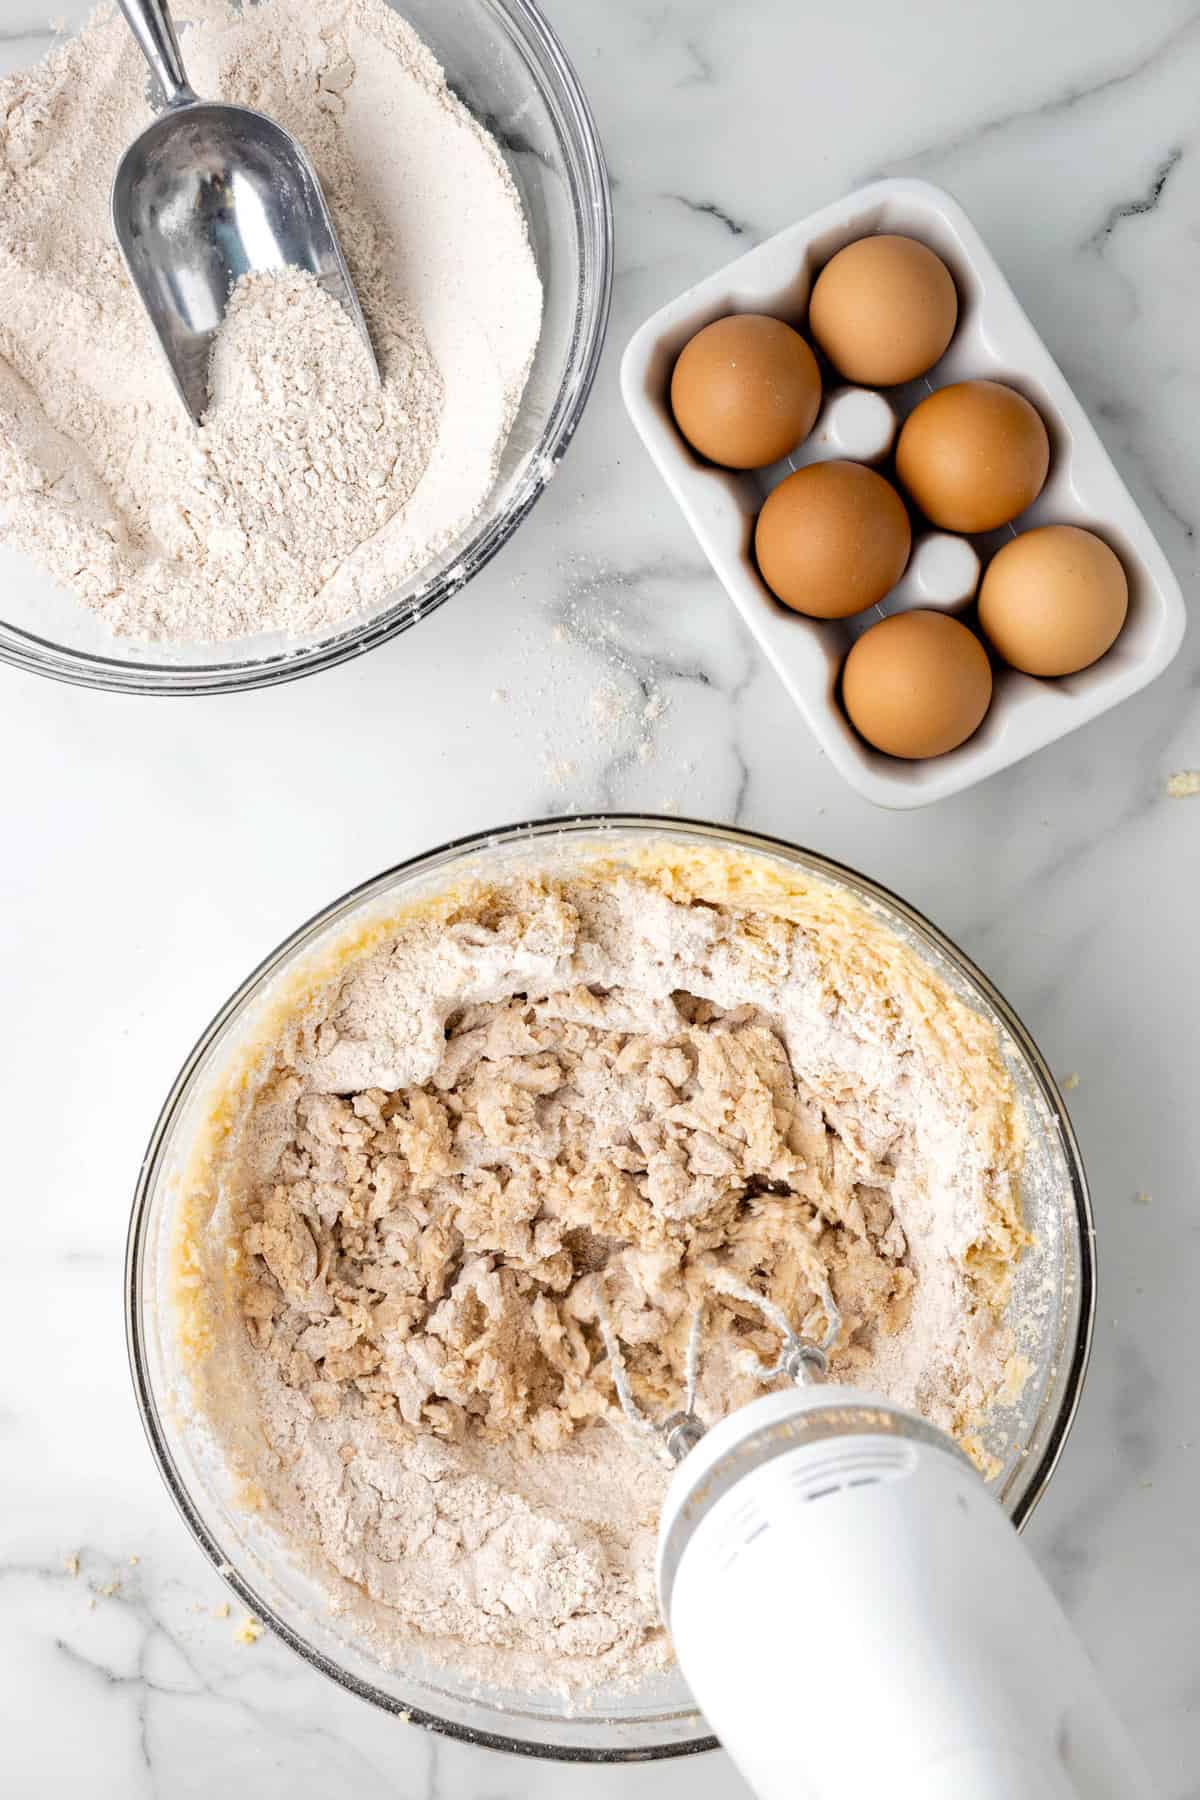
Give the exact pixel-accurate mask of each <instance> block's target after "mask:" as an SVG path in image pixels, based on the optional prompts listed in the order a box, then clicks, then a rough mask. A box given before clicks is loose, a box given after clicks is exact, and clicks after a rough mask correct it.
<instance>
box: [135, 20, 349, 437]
mask: <svg viewBox="0 0 1200 1800" xmlns="http://www.w3.org/2000/svg"><path fill="white" fill-rule="evenodd" d="M120 4H121V11H122V12H123V13H124V15H125V18H126V21H127V23H128V25H129V27H130V30H131V31H132V32H133V35H134V37H135V38H136V39H137V41H138V45H139V47H140V48H141V51H142V54H143V55H144V56H145V58H146V61H147V62H148V63H149V65H150V68H151V71H152V72H153V74H154V76H155V78H156V79H157V81H158V84H159V86H160V88H161V90H162V94H163V99H164V101H165V107H164V110H163V111H162V112H161V113H160V114H159V115H158V117H157V118H155V119H154V120H152V121H151V123H150V124H149V125H147V127H146V129H145V130H144V131H143V132H142V133H141V134H140V135H139V136H138V137H136V138H135V139H134V141H133V143H132V144H131V145H130V146H129V148H128V150H127V151H126V152H125V154H124V156H123V157H122V158H121V161H120V162H119V163H118V165H117V172H116V175H115V177H114V178H113V186H112V220H113V229H114V231H115V232H116V237H117V242H118V244H119V245H120V247H121V253H122V255H123V256H124V258H125V262H126V265H127V266H128V269H129V273H130V275H131V276H132V277H133V282H134V286H135V287H136V288H137V290H138V292H139V294H140V295H141V297H142V300H143V302H144V304H145V307H146V311H147V312H148V313H149V315H150V322H151V324H152V325H153V326H154V329H155V331H156V332H157V333H158V341H159V343H160V344H161V345H162V347H163V351H164V353H165V355H166V358H167V363H168V365H169V367H170V370H171V374H172V375H173V376H174V379H175V385H176V387H177V388H178V389H179V393H180V396H181V398H182V400H183V403H184V405H185V406H186V407H187V409H188V411H189V412H190V413H191V415H192V419H193V420H194V422H195V423H196V424H197V425H198V424H199V423H200V419H201V416H202V414H203V413H204V410H205V408H206V407H207V405H208V369H209V358H210V356H211V354H212V346H213V339H214V338H215V337H216V334H217V331H218V330H219V328H220V324H221V320H222V319H223V318H224V316H225V309H226V307H227V305H228V303H229V295H230V292H231V290H232V288H233V285H234V283H235V282H236V281H237V279H238V277H239V276H241V275H245V274H247V273H248V272H250V271H259V270H268V269H282V268H287V267H291V268H297V269H306V270H308V271H309V273H310V274H312V275H314V276H315V277H316V279H317V280H318V281H319V282H320V284H321V286H322V287H323V288H324V289H325V290H326V292H327V293H329V294H331V295H332V296H333V297H334V298H335V299H337V300H339V301H340V302H341V304H342V305H343V306H344V307H345V308H346V311H347V312H348V313H349V314H350V317H351V318H352V319H353V321H354V323H355V324H356V325H357V327H358V329H359V332H360V334H361V336H362V340H363V342H364V344H365V345H366V347H367V353H368V355H369V356H370V358H371V366H372V368H373V369H374V370H375V375H376V379H378V378H379V368H378V364H377V363H376V361H375V353H374V350H373V349H372V346H371V339H370V334H369V333H368V331H367V325H366V320H365V319H364V318H363V315H362V308H361V307H360V306H359V303H358V296H357V295H356V293H355V292H354V284H353V282H352V281H351V280H350V273H349V271H348V269H347V268H346V262H345V258H344V257H343V255H342V252H341V249H340V247H339V245H338V241H337V237H336V234H335V232H334V229H333V221H332V219H331V218H330V217H329V209H328V208H327V207H326V205H325V199H324V196H323V195H322V193H321V188H320V183H319V182H318V181H317V177H316V173H315V171H314V169H313V167H312V164H311V163H310V162H309V160H308V158H307V157H306V156H305V154H304V152H303V150H302V149H301V148H300V146H299V144H298V143H297V142H296V140H295V138H293V137H292V136H291V135H290V133H289V132H286V131H284V129H283V127H282V126H280V125H276V123H275V122H274V120H273V119H268V118H266V117H265V116H264V115H263V114H262V113H258V112H252V111H251V110H250V108H249V107H245V106H226V105H223V104H222V103H220V102H218V101H211V100H198V99H197V98H196V96H195V94H194V93H193V92H192V90H191V88H190V87H189V85H188V80H187V76H186V74H185V73H184V68H183V59H182V57H181V56H180V54H179V42H178V39H177V38H176V36H175V27H174V25H173V24H172V22H171V15H170V13H169V12H168V10H167V7H166V4H165V0H120Z"/></svg>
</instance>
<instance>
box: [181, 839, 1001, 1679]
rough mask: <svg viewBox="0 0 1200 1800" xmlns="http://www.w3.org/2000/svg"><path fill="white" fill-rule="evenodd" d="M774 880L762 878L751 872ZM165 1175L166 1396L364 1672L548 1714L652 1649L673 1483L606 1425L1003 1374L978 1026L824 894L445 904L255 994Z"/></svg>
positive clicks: (939, 1405) (962, 1396)
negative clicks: (633, 1404) (788, 1383)
mask: <svg viewBox="0 0 1200 1800" xmlns="http://www.w3.org/2000/svg"><path fill="white" fill-rule="evenodd" d="M771 871H774V872H773V873H772V872H771ZM211 1133H212V1135H211V1140H210V1141H209V1142H208V1144H207V1145H206V1146H204V1147H203V1149H202V1151H201V1152H198V1160H197V1165H196V1168H195V1169H194V1170H193V1172H192V1175H191V1177H190V1179H189V1182H188V1184H187V1187H186V1190H185V1193H186V1197H185V1205H184V1211H183V1215H182V1216H183V1226H182V1229H181V1240H180V1254H181V1262H180V1270H181V1274H180V1282H179V1287H178V1294H179V1298H180V1300H181V1303H182V1307H183V1314H182V1316H183V1320H184V1338H185V1341H186V1344H187V1345H188V1346H189V1350H190V1353H191V1354H190V1363H191V1366H192V1368H193V1372H194V1386H195V1391H196V1394H197V1396H198V1398H199V1400H200V1404H201V1408H202V1411H203V1412H204V1413H206V1414H207V1416H208V1418H209V1419H210V1421H211V1422H212V1423H213V1424H214V1425H215V1426H216V1429H217V1432H218V1436H219V1437H220V1438H221V1440H222V1442H223V1444H224V1446H225V1452H226V1454H227V1456H228V1457H229V1459H230V1460H231V1462H232V1464H233V1466H234V1467H235V1468H237V1469H238V1470H239V1472H240V1473H241V1474H242V1475H243V1476H244V1477H245V1478H247V1479H248V1480H249V1481H250V1482H251V1483H252V1484H253V1491H254V1493H255V1494H256V1495H257V1500H258V1504H259V1506H260V1507H261V1508H263V1509H264V1510H265V1512H266V1513H267V1514H268V1515H269V1516H270V1517H271V1518H272V1519H273V1520H274V1521H275V1522H276V1524H277V1525H278V1527H279V1528H280V1529H281V1530H282V1531H283V1533H284V1535H285V1537H286V1538H287V1539H288V1540H289V1541H290V1543H291V1545H292V1546H293V1547H294V1549H295V1550H296V1551H298V1552H299V1553H301V1554H302V1556H303V1557H305V1558H306V1559H307V1560H308V1561H309V1563H311V1565H312V1566H314V1567H316V1568H317V1569H318V1570H320V1571H321V1572H322V1573H323V1576H324V1578H325V1580H326V1582H327V1584H328V1585H329V1587H330V1591H331V1597H332V1600H333V1603H334V1605H335V1606H338V1607H345V1608H347V1609H348V1610H349V1611H350V1612H351V1613H352V1614H354V1615H355V1617H356V1618H357V1619H358V1620H359V1621H360V1623H362V1625H363V1628H364V1629H365V1630H367V1631H368V1633H369V1634H370V1636H371V1638H372V1640H373V1643H374V1646H375V1649H376V1651H377V1652H378V1653H379V1654H381V1655H384V1656H392V1657H395V1656H398V1655H401V1654H402V1653H403V1646H404V1645H406V1644H411V1643H412V1642H413V1641H414V1640H416V1641H418V1642H419V1644H420V1646H421V1648H422V1649H423V1650H424V1651H425V1652H426V1653H427V1654H429V1655H431V1656H433V1657H435V1658H441V1659H445V1660H447V1661H451V1662H453V1663H454V1664H455V1665H456V1666H457V1667H458V1668H459V1669H460V1670H462V1671H464V1672H468V1673H471V1674H473V1675H476V1676H478V1677H480V1678H484V1679H488V1680H491V1681H496V1682H507V1683H511V1684H513V1685H522V1684H529V1683H533V1684H535V1685H539V1686H544V1685H547V1684H550V1685H558V1686H560V1687H561V1688H563V1689H564V1690H566V1691H570V1690H571V1689H573V1688H578V1687H581V1686H583V1687H585V1686H588V1685H594V1684H597V1683H603V1682H606V1681H610V1680H613V1679H620V1680H633V1679H636V1678H638V1677H639V1676H643V1675H645V1674H647V1673H648V1672H649V1671H651V1670H652V1669H654V1668H656V1667H658V1666H661V1665H662V1664H663V1663H664V1661H665V1660H666V1659H667V1650H666V1646H665V1642H664V1638H663V1634H662V1632H661V1630H660V1628H659V1625H658V1621H657V1612H656V1607H655V1600H654V1592H653V1579H652V1565H653V1550H654V1536H655V1526H656V1518H657V1509H658V1505H659V1501H660V1499H661V1495H662V1491H663V1487H664V1483H665V1479H666V1474H665V1471H664V1470H662V1469H661V1468H660V1467H659V1466H658V1465H657V1464H656V1463H655V1462H654V1460H653V1459H652V1457H650V1456H649V1455H648V1454H647V1451H646V1447H645V1445H644V1443H643V1442H641V1441H637V1442H635V1441H632V1440H631V1438H630V1435H629V1427H628V1426H627V1424H626V1422H625V1421H624V1419H623V1417H622V1415H621V1413H620V1411H619V1409H618V1408H617V1406H616V1403H615V1395H614V1387H613V1380H612V1370H611V1367H610V1364H609V1361H608V1358H607V1356H606V1353H605V1348H604V1339H603V1334H602V1331H601V1328H600V1323H599V1317H600V1309H601V1307H602V1306H604V1307H606V1308H607V1310H608V1312H609V1314H610V1315H611V1319H612V1321H613V1323H614V1324H615V1328H616V1333H617V1335H618V1337H619V1339H620V1343H621V1346H622V1349H623V1354H624V1360H625V1363H626V1365H627V1369H628V1372H629V1375H630V1379H631V1382H632V1386H633V1389H634V1391H635V1393H636V1395H637V1396H638V1398H639V1399H640V1400H641V1401H642V1402H643V1403H644V1405H645V1406H646V1407H647V1408H648V1409H649V1410H650V1411H651V1412H652V1413H654V1414H656V1415H660V1416H661V1414H662V1413H663V1412H665V1411H667V1410H669V1409H671V1408H672V1407H674V1406H676V1405H678V1404H679V1401H680V1398H681V1394H682V1387H683V1368H684V1358H685V1353H686V1341H687V1334H688V1329H689V1324H690V1321H691V1318H692V1315H693V1311H694V1309H695V1307H696V1305H697V1304H698V1303H700V1302H703V1303H704V1304H705V1306H706V1327H705V1344H706V1347H707V1348H706V1355H705V1358H704V1362H703V1373H702V1380H701V1386H700V1393H699V1410H700V1412H701V1413H702V1414H703V1415H704V1416H705V1417H707V1418H710V1419H711V1418H716V1417H719V1416H721V1415H722V1414H724V1413H725V1412H726V1411H728V1410H729V1409H730V1408H731V1407H733V1406H736V1405H738V1404H739V1403H740V1402H742V1401H745V1400H748V1399H750V1398H752V1397H753V1396H754V1395H756V1394H757V1393H759V1392H761V1391H762V1389H761V1386H760V1383H759V1381H758V1379H757V1378H756V1374H755V1370H756V1369H757V1367H758V1366H759V1365H760V1364H769V1363H770V1362H772V1361H773V1360H774V1358H775V1355H776V1354H777V1351H778V1348H779V1343H778V1339H777V1338H775V1337H774V1336H773V1335H772V1332H771V1330H770V1329H769V1328H767V1327H766V1326H765V1325H764V1322H763V1319H762V1317H761V1315H760V1314H759V1313H758V1312H757V1311H755V1310H754V1309H753V1308H751V1307H749V1306H747V1305H745V1304H743V1303H742V1302H740V1301H738V1300H734V1299H730V1298H729V1297H728V1295H727V1294H725V1293H723V1292H722V1291H721V1287H722V1283H723V1282H725V1281H726V1280H727V1279H728V1277H729V1276H733V1277H735V1278H736V1279H737V1280H739V1281H740V1282H742V1283H745V1284H749V1285H750V1286H751V1287H752V1288H753V1289H754V1290H755V1291H756V1292H758V1293H761V1294H763V1295H766V1296H768V1297H769V1298H770V1299H771V1300H772V1301H774V1302H775V1303H776V1304H777V1305H778V1306H779V1307H781V1308H782V1309H783V1310H784V1312H786V1314H787V1315H788V1316H789V1318H790V1319H792V1320H793V1321H795V1323H796V1324H797V1325H798V1326H803V1327H805V1328H806V1329H807V1330H809V1331H810V1332H812V1333H813V1334H814V1335H815V1336H818V1337H819V1336H820V1335H821V1332H822V1330H823V1328H824V1312H823V1307H822V1302H821V1295H822V1293H823V1292H824V1291H825V1288H826V1283H828V1284H830V1286H831V1288H832V1291H833V1295H834V1297H835V1299H836V1301H837V1304H838V1306H839V1308H840V1311H841V1317H842V1330H841V1335H840V1338H839V1340H838V1343H837V1346H836V1349H835V1351H834V1354H833V1358H832V1368H833V1373H834V1375H835V1376H839V1377H842V1378H844V1379H848V1380H852V1381H855V1382H858V1383H860V1384H864V1385H868V1386H871V1387H874V1388H876V1389H882V1390H883V1391H884V1392H885V1393H887V1394H888V1395H889V1396H891V1397H893V1398H894V1399H896V1400H898V1401H901V1402H905V1403H907V1404H910V1405H914V1406H916V1407H917V1408H919V1409H920V1410H921V1411H922V1412H923V1413H924V1414H926V1416H928V1417H929V1418H931V1419H934V1420H936V1421H937V1422H938V1423H939V1424H941V1425H943V1426H945V1427H947V1428H948V1429H950V1430H952V1431H954V1432H956V1433H957V1434H958V1435H959V1436H960V1437H961V1438H969V1436H970V1434H971V1433H972V1431H973V1430H974V1428H975V1426H976V1424H977V1421H978V1419H979V1416H980V1414H981V1413H982V1411H983V1410H984V1409H985V1408H986V1405H987V1403H988V1400H989V1398H990V1396H991V1395H992V1394H993V1393H994V1392H995V1390H996V1388H997V1386H998V1384H999V1382H1000V1381H1001V1378H1002V1375H1003V1371H1004V1365H1005V1361H1006V1358H1007V1355H1008V1350H1009V1340H1008V1336H1007V1332H1006V1330H1005V1328H1004V1327H1003V1325H1002V1324H1001V1322H1000V1319H999V1312H1000V1309H1001V1307H1002V1306H1003V1303H1004V1301H1005V1298H1006V1295H1007V1292H1008V1286H1009V1279H1010V1276H1011V1273H1012V1269H1013V1265H1014V1263H1015V1261H1016V1259H1017V1258H1018V1256H1019V1255H1020V1253H1021V1250H1022V1247H1023V1245H1024V1244H1025V1242H1026V1241H1027V1239H1026V1236H1025V1233H1024V1230H1023V1227H1022V1224H1021V1219H1020V1205H1019V1198H1018V1185H1019V1173H1020V1167H1021V1160H1022V1146H1023V1130H1022V1122H1021V1118H1020V1115H1019V1112H1018V1109H1017V1106H1016V1103H1015V1101H1014V1096H1013V1092H1012V1089H1011V1086H1010V1083H1009V1079H1008V1076H1007V1073H1006V1071H1005V1068H1004V1064H1003V1061H1002V1059H1001V1055H1000V1051H999V1046H998V1044H997V1041H996V1037H995V1033H994V1031H993V1029H992V1027H991V1026H990V1025H989V1024H988V1023H986V1022H985V1021H984V1020H983V1019H981V1018H980V1017H978V1016H977V1015H976V1014H975V1013H973V1012H971V1011H970V1010H969V1009H968V1008H967V1007H966V1006H964V1005H963V1003H962V1002H961V1001H959V1000H958V999H957V998H956V997H955V996H953V995H952V994H951V993H950V992H949V991H948V990H947V989H946V988H945V987H944V986H943V985H942V984H941V982H940V981H939V980H938V979H937V977H936V976H935V975H934V974H933V973H932V972H931V971H930V970H929V968H928V967H927V966H926V965H925V964H924V963H923V962H921V961H920V960H919V959H918V958H917V957H916V956H915V954H914V953H912V952H911V951H909V950H908V949H907V948H906V947H905V946H904V945H903V944H902V943H901V941H900V940H899V938H898V937H897V936H896V935H895V934H894V933H893V932H892V931H891V930H890V929H889V928H888V927H887V926H886V925H884V924H883V923H882V922H880V921H879V920H877V919H875V918H873V917H872V916H871V915H869V914H868V913H867V912H866V911H865V910H863V909H862V908H860V907H859V906H858V905H857V904H856V903H854V902H853V901H852V900H850V899H849V898H848V897H846V896H843V895H840V894H838V893H836V892H835V891H834V890H832V889H830V888H828V887H826V886H824V885H822V884H820V883H817V882H812V881H806V880H804V879H803V878H801V877H799V876H796V877H795V878H788V879H785V878H784V877H783V876H782V874H781V873H780V871H779V870H778V869H776V868H775V865H766V864H761V865H760V864H757V863H755V862H754V861H747V860H745V859H741V860H739V859H734V858H731V857H723V856H720V855H718V854H716V853H714V852H705V853H688V852H683V851H674V850H672V851H667V850H664V851H663V852H662V853H661V854H658V853H650V854H648V855H647V856H645V857H643V858H642V860H641V861H639V862H636V863H634V864H618V863H613V864H607V865H606V864H601V863H595V864H594V865H588V866H585V867H583V868H575V869H574V870H568V871H566V872H564V873H563V874H561V875H555V874H553V873H544V874H540V875H527V874H526V875H521V876H515V877H513V878H512V879H511V880H508V881H506V882H503V883H501V884H500V885H496V886H487V887H476V888H467V889H463V890H461V891H460V892H459V893H458V894H457V895H452V896H450V897H448V898H446V899H445V900H443V901H440V902H437V903H429V904H426V905H424V906H423V907H421V908H419V909H416V910H414V911H412V912H410V913H409V914H408V915H407V916H405V917H403V918H402V919H400V920H397V921H394V922H390V923H389V924H388V926H387V928H386V929H385V930H383V931H382V934H379V933H377V934H376V936H375V939H374V941H372V942H369V943H367V944H366V945H365V947H364V945H363V943H362V942H361V940H360V942H359V944H358V946H357V947H356V948H355V949H354V951H353V952H352V953H347V957H346V959H345V960H344V961H343V963H342V964H341V966H339V967H337V968H335V969H334V971H333V973H332V974H331V976H330V978H329V979H328V980H327V981H325V980H322V981H321V982H320V983H319V985H318V987H317V989H316V990H315V991H314V990H313V989H312V988H311V986H310V988H309V989H308V990H307V993H306V995H305V996H304V997H299V996H297V997H296V998H295V999H294V1000H285V1001H281V1002H280V1010H279V1012H278V1014H277V1016H276V1019H275V1022H274V1023H273V1024H272V1026H271V1027H270V1032H269V1038H268V1042H267V1044H266V1046H265V1048H264V1046H263V1045H261V1044H260V1045H259V1046H258V1048H257V1050H256V1051H255V1052H254V1054H253V1056H252V1057H251V1058H250V1060H249V1061H247V1062H246V1064H245V1065H244V1067H243V1068H242V1069H241V1070H240V1071H235V1072H234V1073H233V1074H232V1075H231V1076H230V1078H229V1085H228V1089H227V1094H226V1098H225V1100H224V1101H223V1102H222V1104H221V1105H219V1106H218V1108H217V1110H216V1112H215V1113H214V1115H213V1123H212V1127H211Z"/></svg>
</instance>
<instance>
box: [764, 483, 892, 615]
mask: <svg viewBox="0 0 1200 1800" xmlns="http://www.w3.org/2000/svg"><path fill="white" fill-rule="evenodd" d="M911 546H912V531H911V529H910V527H909V523H908V513H907V512H906V511H905V507H904V502H903V500H901V498H900V496H899V494H898V493H897V492H896V490H895V488H894V487H893V486H892V484H891V482H890V481H885V480H884V478H883V476H882V475H877V474H876V473H875V471H874V469H866V468H864V467H863V465H862V464H861V463H853V462H827V463H813V464H811V465H810V467H809V468H807V469H798V470H797V471H796V473H795V474H794V475H789V476H788V477H787V479H786V480H785V481H781V482H780V484H779V486H778V487H777V488H775V489H774V490H773V491H772V492H771V493H770V494H768V495H767V499H766V504H765V505H764V507H763V509H762V511H761V512H760V513H759V515H758V524H757V526H756V527H755V531H754V550H755V554H756V556H757V557H758V566H759V569H760V570H761V572H762V578H763V580H764V581H765V582H766V584H767V586H768V587H769V588H770V590H771V592H772V593H773V594H775V595H776V596H777V598H778V599H780V600H782V601H783V603H784V605H785V606H790V607H791V608H792V611H793V612H800V613H807V614H808V616H809V617H810V618H813V619H844V618H847V617H848V616H849V615H850V614H851V613H856V612H862V610H863V608H864V607H867V606H874V605H875V603H876V602H877V601H879V600H882V599H883V596H884V595H885V594H886V593H889V592H890V591H891V589H892V588H894V587H895V585H896V583H897V582H898V581H899V579H900V577H901V575H903V573H904V565H905V563H906V562H907V561H908V552H909V550H910V548H911Z"/></svg>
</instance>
